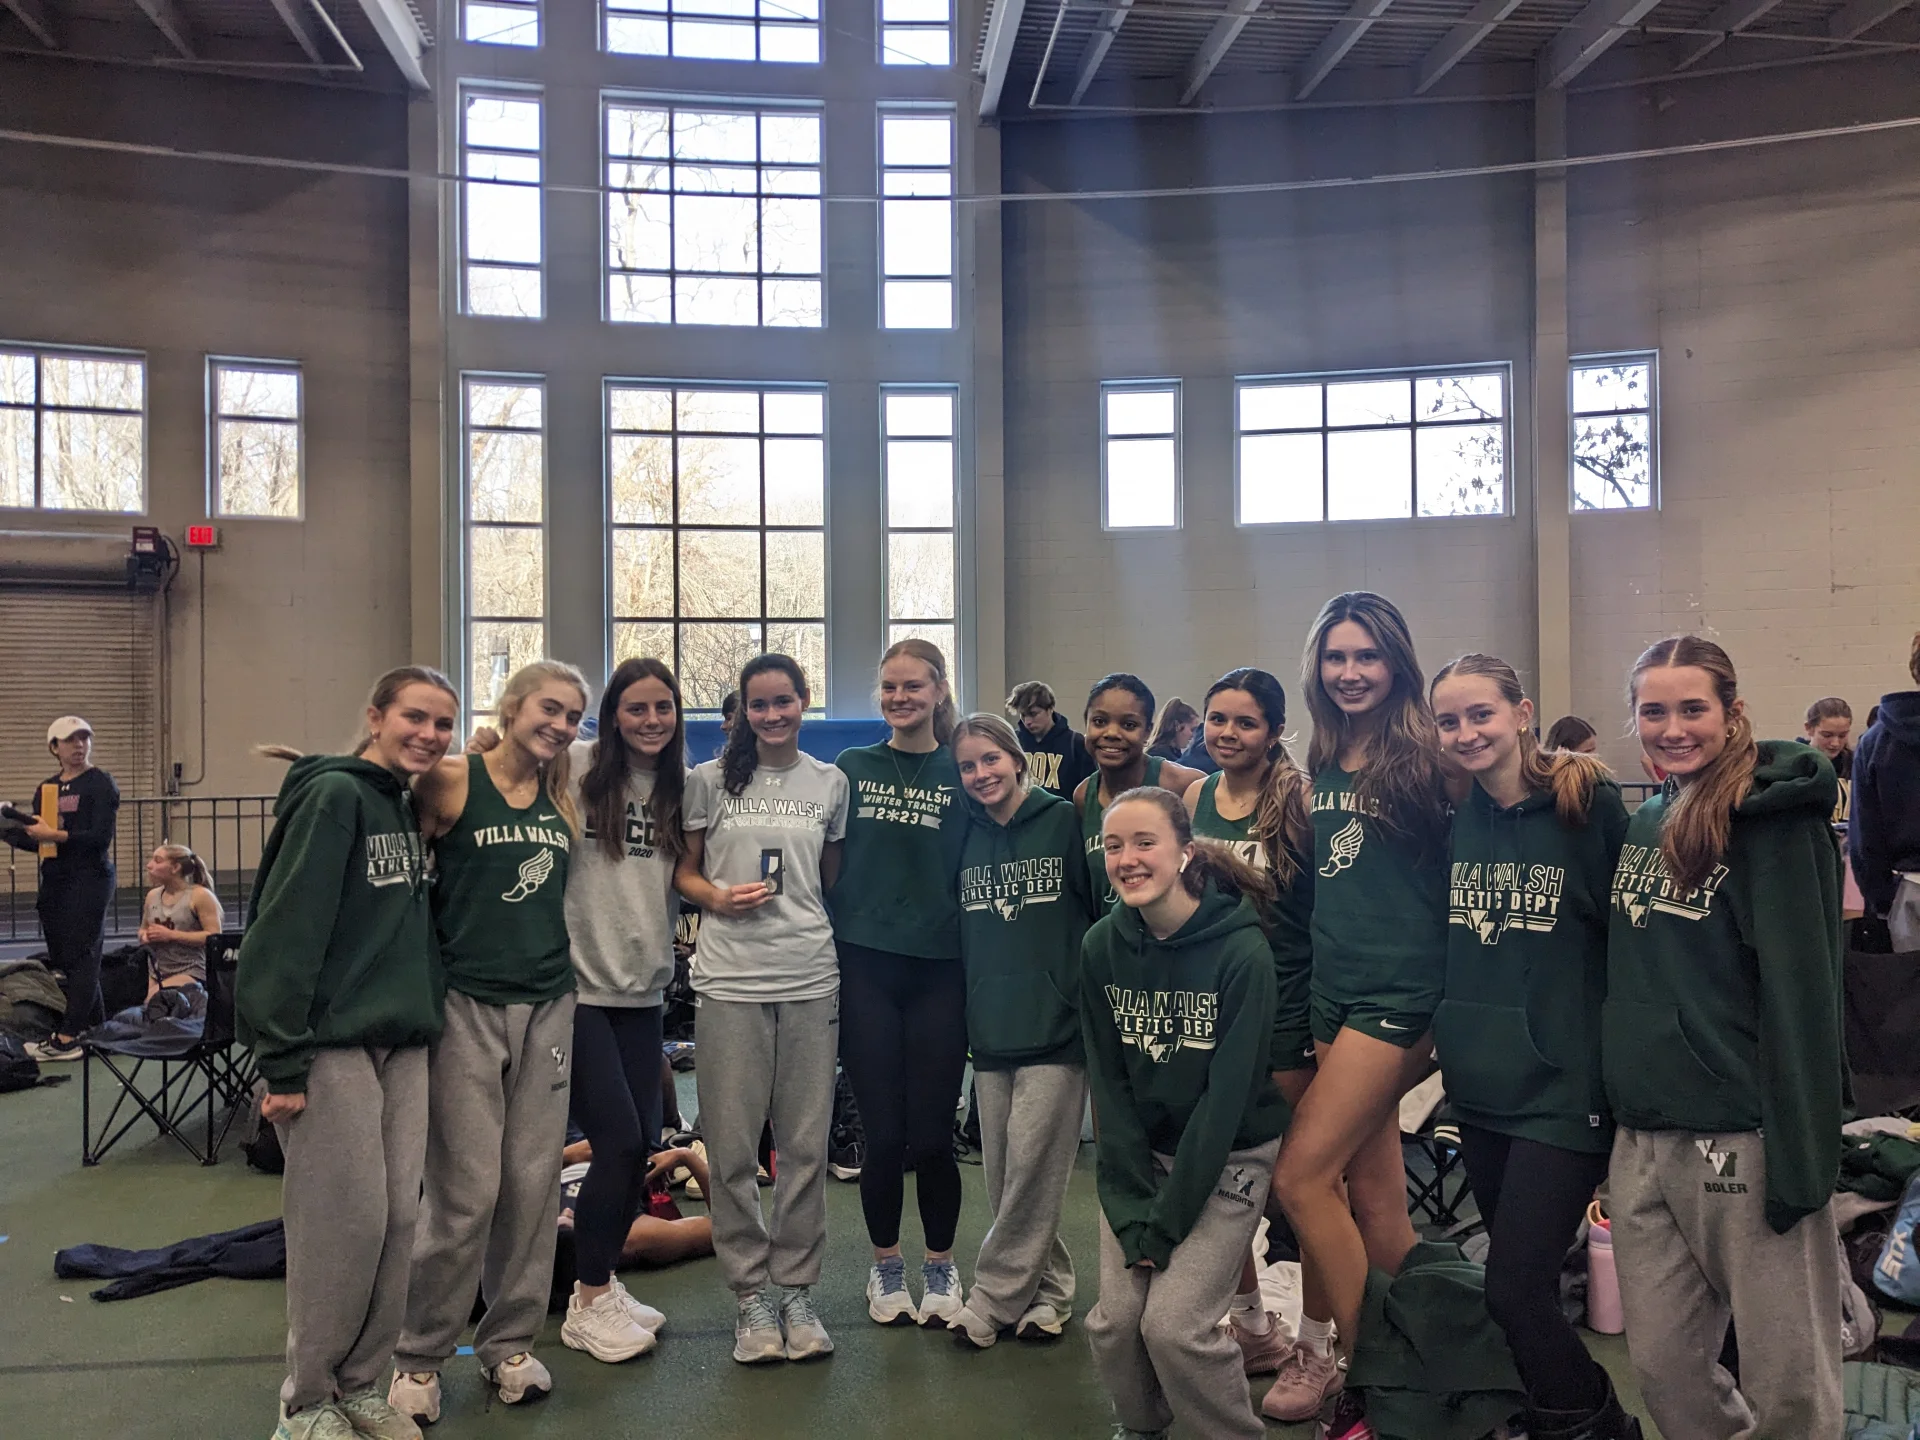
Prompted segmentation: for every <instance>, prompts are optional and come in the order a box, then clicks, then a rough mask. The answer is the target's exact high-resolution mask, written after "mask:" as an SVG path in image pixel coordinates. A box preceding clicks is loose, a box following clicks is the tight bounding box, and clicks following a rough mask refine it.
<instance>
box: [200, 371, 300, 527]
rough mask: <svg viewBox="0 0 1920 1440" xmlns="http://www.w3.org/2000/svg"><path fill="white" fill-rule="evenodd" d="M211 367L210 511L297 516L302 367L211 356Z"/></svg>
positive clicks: (291, 517) (267, 516)
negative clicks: (211, 481) (211, 465)
mask: <svg viewBox="0 0 1920 1440" xmlns="http://www.w3.org/2000/svg"><path fill="white" fill-rule="evenodd" d="M208 368H209V370H210V371H211V377H210V378H211V385H210V391H211V400H212V412H213V413H212V415H211V417H210V421H209V424H208V433H209V435H210V437H211V439H212V447H211V449H212V459H213V513H214V514H216V515H223V516H258V517H266V518H271V519H276V520H297V519H299V518H300V446H301V434H300V371H299V369H298V367H295V366H290V365H258V364H250V363H247V362H244V361H232V360H215V361H212V362H211V363H210V365H209V367H208Z"/></svg>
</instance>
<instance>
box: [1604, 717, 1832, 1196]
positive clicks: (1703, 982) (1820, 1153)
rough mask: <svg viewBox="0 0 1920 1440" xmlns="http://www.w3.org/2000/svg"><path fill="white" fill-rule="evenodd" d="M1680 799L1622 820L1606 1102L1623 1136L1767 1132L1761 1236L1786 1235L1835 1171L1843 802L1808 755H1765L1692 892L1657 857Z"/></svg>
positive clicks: (1780, 748)
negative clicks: (1765, 1231) (1630, 1132)
mask: <svg viewBox="0 0 1920 1440" xmlns="http://www.w3.org/2000/svg"><path fill="white" fill-rule="evenodd" d="M1675 793H1676V792H1675V789H1674V787H1673V785H1672V782H1669V783H1668V787H1667V789H1666V791H1665V792H1663V793H1662V794H1660V795H1658V796H1656V797H1655V798H1653V799H1651V800H1649V801H1648V802H1647V803H1646V804H1644V805H1642V806H1641V807H1640V808H1639V810H1637V811H1636V812H1635V813H1634V816H1633V819H1632V821H1631V822H1630V823H1629V824H1628V826H1627V837H1626V844H1625V845H1624V847H1623V848H1622V849H1621V851H1620V863H1619V866H1618V868H1617V869H1616V870H1615V872H1614V880H1613V908H1612V923H1611V927H1610V929H1609V932H1608V948H1607V1001H1606V1007H1605V1010H1604V1012H1603V1021H1602V1041H1601V1044H1602V1053H1603V1057H1604V1064H1605V1071H1606V1081H1607V1094H1608V1097H1609V1098H1610V1099H1611V1100H1612V1102H1613V1110H1614V1115H1615V1117H1616V1118H1617V1119H1618V1120H1619V1122H1620V1124H1622V1125H1626V1126H1631V1127H1632V1128H1634V1129H1636V1130H1686V1131H1695V1132H1698V1133H1700V1134H1703V1135H1707V1136H1725V1135H1735V1134H1741V1133H1744V1132H1747V1131H1752V1130H1759V1131H1762V1132H1764V1135H1765V1141H1764V1143H1765V1146H1766V1161H1767V1164H1766V1172H1767V1194H1766V1212H1767V1223H1768V1224H1769V1225H1771V1226H1772V1227H1773V1229H1774V1230H1775V1231H1776V1232H1778V1233H1780V1234H1785V1233H1786V1232H1787V1231H1788V1230H1790V1229H1792V1228H1793V1226H1794V1225H1795V1224H1796V1223H1798V1222H1799V1221H1800V1220H1801V1219H1803V1218H1805V1217H1806V1216H1808V1215H1811V1214H1813V1213H1815V1212H1816V1211H1818V1210H1820V1209H1822V1208H1823V1207H1824V1206H1825V1205H1826V1203H1827V1201H1828V1200H1829V1199H1830V1198H1831V1197H1832V1194H1833V1186H1834V1181H1835V1179H1836V1177H1837V1176H1838V1174H1839V1170H1840V1121H1841V1107H1842V1105H1843V1103H1844V1096H1845V1091H1846V1089H1847V1079H1846V1066H1845V1059H1844V1057H1843V1053H1842V1049H1841V1019H1840V1017H1841V955H1842V950H1841V939H1840V853H1839V848H1838V846H1837V845H1836V844H1835V842H1834V838H1833V830H1832V828H1831V826H1830V825H1829V823H1828V821H1829V817H1830V816H1831V815H1832V814H1833V805H1834V799H1835V797H1836V795H1837V794H1838V784H1837V782H1836V781H1835V779H1834V773H1833V766H1832V764H1831V763H1830V762H1829V761H1828V760H1827V757H1826V756H1824V755H1822V754H1821V753H1820V752H1819V751H1818V750H1815V749H1814V748H1813V747H1811V746H1808V745H1801V744H1797V743H1795V742H1793V741H1787V740H1765V741H1762V742H1761V743H1760V755H1759V762H1758V765H1757V766H1756V768H1755V770H1754V773H1753V785H1752V788H1751V789H1750V790H1749V791H1748V792H1747V796H1746V798H1745V799H1744V800H1742V801H1741V802H1740V803H1739V804H1738V805H1737V806H1735V807H1734V812H1733V829H1732V832H1731V835H1730V837H1729V839H1728V842H1727V850H1726V853H1725V854H1724V855H1723V856H1721V858H1720V863H1719V864H1718V865H1716V866H1714V868H1713V869H1712V871H1711V872H1710V873H1709V874H1708V875H1707V878H1706V880H1705V882H1704V883H1703V884H1702V885H1701V886H1700V887H1699V888H1697V889H1692V890H1683V889H1681V888H1680V887H1679V886H1677V885H1676V884H1675V883H1674V881H1673V879H1672V877H1671V876H1670V874H1669V873H1668V870H1667V866H1666V862H1665V859H1664V858H1663V857H1662V855H1661V853H1660V830H1661V825H1662V822H1663V821H1664V819H1665V817H1666V813H1667V809H1668V807H1669V806H1670V805H1671V804H1672V802H1673V797H1674V795H1675ZM1718 1183H1728V1184H1739V1183H1741V1182H1740V1181H1739V1179H1738V1178H1737V1177H1728V1176H1726V1175H1724V1173H1723V1174H1722V1175H1721V1180H1720V1182H1718Z"/></svg>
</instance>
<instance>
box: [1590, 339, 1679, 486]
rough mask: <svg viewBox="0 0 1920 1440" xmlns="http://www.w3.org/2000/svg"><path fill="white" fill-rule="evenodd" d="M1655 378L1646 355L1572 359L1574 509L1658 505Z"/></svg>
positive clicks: (1654, 364) (1654, 363) (1653, 364)
mask: <svg viewBox="0 0 1920 1440" xmlns="http://www.w3.org/2000/svg"><path fill="white" fill-rule="evenodd" d="M1658 377H1659V365H1658V357H1657V356H1655V355H1654V354H1653V352H1651V351H1646V352H1642V353H1639V354H1632V355H1585V356H1580V357H1578V358H1576V359H1575V360H1574V362H1573V370H1572V396H1571V398H1572V401H1573V414H1572V421H1573V423H1572V426H1571V430H1572V445H1573V508H1574V509H1576V510H1646V509H1650V508H1652V507H1653V505H1654V504H1655V503H1656V502H1657V499H1658V494H1659V491H1658V484H1659V461H1660V451H1659V446H1660V427H1659V423H1658V422H1659V415H1660V405H1659V395H1658V391H1657V385H1658Z"/></svg>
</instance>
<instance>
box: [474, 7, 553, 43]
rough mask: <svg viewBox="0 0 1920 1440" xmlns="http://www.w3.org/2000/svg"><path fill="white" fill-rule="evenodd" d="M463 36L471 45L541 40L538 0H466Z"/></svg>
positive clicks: (536, 41) (537, 41)
mask: <svg viewBox="0 0 1920 1440" xmlns="http://www.w3.org/2000/svg"><path fill="white" fill-rule="evenodd" d="M460 38H461V39H462V40H465V41H466V42H467V43H468V44H469V45H519V46H523V47H532V46H536V45H538V44H539V43H540V6H539V3H538V0H466V3H465V4H464V5H463V6H462V7H461V15H460Z"/></svg>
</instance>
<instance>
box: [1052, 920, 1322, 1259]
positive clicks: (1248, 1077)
mask: <svg viewBox="0 0 1920 1440" xmlns="http://www.w3.org/2000/svg"><path fill="white" fill-rule="evenodd" d="M1081 955H1082V964H1081V972H1080V1023H1081V1028H1082V1030H1083V1032H1084V1034H1085V1036H1086V1046H1087V1084H1088V1088H1089V1089H1090V1090H1091V1091H1092V1092H1093V1103H1094V1109H1095V1112H1096V1113H1097V1114H1098V1116H1099V1118H1100V1145H1099V1156H1098V1163H1097V1166H1096V1176H1097V1184H1098V1189H1099V1192H1100V1207H1101V1209H1102V1210H1104V1211H1105V1212H1106V1217H1107V1224H1108V1225H1109V1226H1110V1227H1112V1230H1113V1234H1114V1238H1115V1239H1116V1240H1118V1241H1119V1242H1120V1249H1121V1251H1122V1252H1123V1253H1124V1254H1125V1255H1126V1258H1127V1263H1128V1264H1129V1265H1135V1264H1138V1263H1139V1262H1140V1261H1142V1260H1151V1261H1153V1263H1154V1264H1155V1265H1158V1266H1165V1265H1166V1263H1167V1259H1168V1257H1169V1256H1171V1255H1172V1254H1173V1250H1174V1247H1175V1246H1176V1245H1178V1244H1179V1243H1180V1242H1181V1241H1182V1240H1185V1239H1186V1238H1187V1234H1188V1232H1189V1231H1191V1230H1192V1229H1193V1226H1194V1222H1195V1221H1197V1220H1198V1219H1199V1218H1200V1212H1201V1211H1202V1210H1203V1209H1204V1208H1205V1207H1206V1204H1207V1199H1208V1197H1209V1196H1211V1195H1212V1194H1213V1191H1214V1187H1215V1186H1216V1185H1218V1184H1219V1181H1220V1172H1221V1171H1222V1170H1223V1169H1224V1168H1225V1167H1226V1163H1227V1156H1228V1155H1230V1154H1232V1153H1233V1152H1234V1151H1236V1150H1249V1149H1252V1148H1254V1147H1255V1146H1258V1145H1264V1144H1266V1143H1267V1142H1268V1141H1269V1140H1273V1139H1275V1138H1277V1137H1278V1136H1279V1135H1280V1134H1281V1132H1283V1131H1284V1130H1285V1129H1286V1126H1287V1103H1286V1101H1285V1100H1283V1099H1282V1098H1281V1096H1280V1092H1279V1091H1278V1090H1277V1089H1275V1088H1274V1084H1273V1077H1272V1075H1271V1074H1270V1073H1269V1072H1268V1070H1267V1045H1268V1040H1269V1036H1270V1034H1271V1031H1272V1029H1273V1018H1272V1017H1273V1005H1274V981H1273V951H1272V948H1271V947H1270V946H1269V945H1268V943H1267V937H1266V936H1265V934H1263V933H1262V931H1261V929H1260V921H1259V919H1258V918H1257V917H1256V916H1255V914H1254V910H1253V906H1252V905H1251V904H1250V903H1248V902H1247V901H1246V900H1243V899H1240V898H1238V897H1230V896H1227V895H1224V894H1222V893H1221V892H1220V891H1219V890H1217V889H1215V888H1214V886H1213V885H1212V884H1211V883H1209V884H1208V886H1207V890H1206V893H1205V894H1204V895H1203V896H1202V897H1201V900H1200V908H1199V909H1198V910H1196V911H1195V912H1194V913H1193V915H1192V917H1191V918H1190V919H1189V920H1188V921H1187V923H1186V924H1185V925H1183V926H1181V927H1180V929H1178V930H1177V931H1175V932H1174V933H1173V934H1172V935H1169V936H1168V937H1167V938H1166V939H1165V940H1159V939H1156V938H1154V935H1153V933H1152V932H1151V931H1149V930H1148V929H1147V927H1146V926H1145V925H1144V924H1142V923H1141V920H1140V913H1139V912H1138V911H1137V910H1135V909H1133V908H1132V907H1131V906H1128V905H1125V904H1121V905H1116V906H1114V908H1113V909H1112V911H1110V912H1109V913H1108V914H1107V915H1105V916H1104V917H1102V918H1101V919H1100V920H1099V921H1098V922H1097V923H1096V924H1095V925H1094V927H1093V928H1092V929H1091V930H1089V931H1088V932H1087V939H1086V944H1085V945H1084V946H1083V947H1082V950H1081ZM1156 1151H1157V1152H1159V1153H1160V1154H1162V1155H1171V1156H1172V1157H1173V1167H1172V1169H1171V1171H1170V1172H1169V1173H1168V1174H1167V1175H1166V1177H1165V1178H1164V1179H1163V1178H1160V1177H1159V1176H1158V1175H1157V1172H1156V1169H1155V1166H1154V1160H1153V1157H1154V1153H1155V1152H1156Z"/></svg>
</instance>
